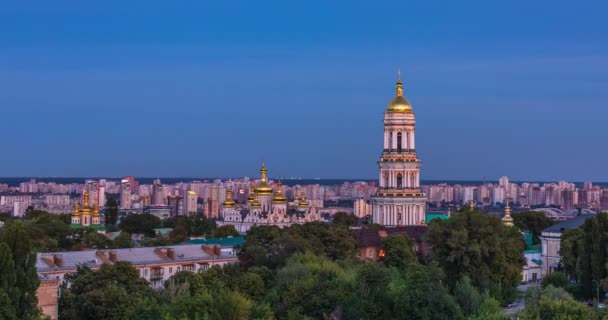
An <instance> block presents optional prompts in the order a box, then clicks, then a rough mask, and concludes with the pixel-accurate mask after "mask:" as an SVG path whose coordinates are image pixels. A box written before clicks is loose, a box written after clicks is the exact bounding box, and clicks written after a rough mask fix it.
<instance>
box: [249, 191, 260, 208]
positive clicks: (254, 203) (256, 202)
mask: <svg viewBox="0 0 608 320" xmlns="http://www.w3.org/2000/svg"><path fill="white" fill-rule="evenodd" d="M251 208H252V209H261V208H262V204H261V203H260V200H258V195H257V194H256V195H255V197H254V198H253V201H251Z"/></svg>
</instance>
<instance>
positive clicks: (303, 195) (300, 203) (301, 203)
mask: <svg viewBox="0 0 608 320" xmlns="http://www.w3.org/2000/svg"><path fill="white" fill-rule="evenodd" d="M298 207H300V208H307V207H308V201H306V193H305V192H304V190H302V200H300V202H298Z"/></svg>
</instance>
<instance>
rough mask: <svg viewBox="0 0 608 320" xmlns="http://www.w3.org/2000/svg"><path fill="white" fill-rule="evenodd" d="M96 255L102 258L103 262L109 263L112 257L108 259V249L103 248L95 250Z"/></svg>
mask: <svg viewBox="0 0 608 320" xmlns="http://www.w3.org/2000/svg"><path fill="white" fill-rule="evenodd" d="M95 255H96V256H97V257H98V258H99V259H100V260H101V262H103V263H108V262H110V259H108V253H107V252H106V251H103V250H97V252H95Z"/></svg>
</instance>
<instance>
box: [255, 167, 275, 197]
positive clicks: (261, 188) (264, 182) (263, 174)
mask: <svg viewBox="0 0 608 320" xmlns="http://www.w3.org/2000/svg"><path fill="white" fill-rule="evenodd" d="M267 172H268V170H266V164H264V163H263V162H262V168H261V169H260V183H258V185H257V186H256V188H255V193H256V194H258V195H262V196H269V195H272V187H271V186H270V185H269V184H268V176H267Z"/></svg>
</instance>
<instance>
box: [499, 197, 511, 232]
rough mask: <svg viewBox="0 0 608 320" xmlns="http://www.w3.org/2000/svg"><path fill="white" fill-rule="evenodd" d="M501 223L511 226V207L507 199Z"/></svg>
mask: <svg viewBox="0 0 608 320" xmlns="http://www.w3.org/2000/svg"><path fill="white" fill-rule="evenodd" d="M502 223H503V224H504V225H505V226H508V227H512V226H513V218H511V207H509V200H507V206H505V216H504V217H503V218H502Z"/></svg>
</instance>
